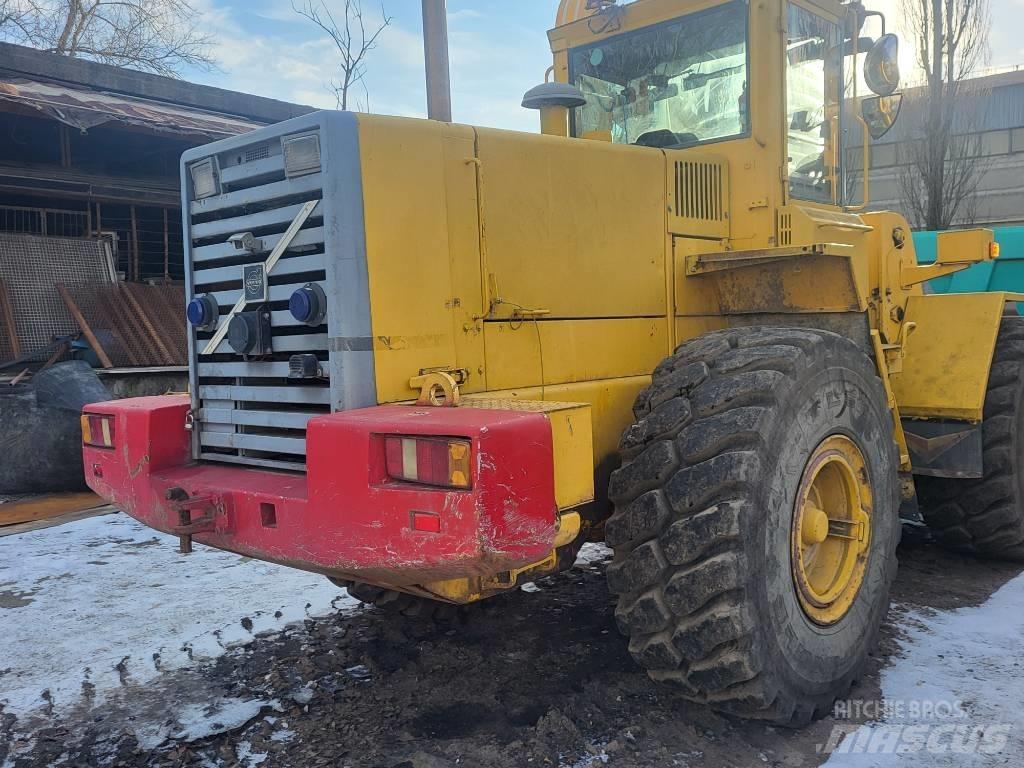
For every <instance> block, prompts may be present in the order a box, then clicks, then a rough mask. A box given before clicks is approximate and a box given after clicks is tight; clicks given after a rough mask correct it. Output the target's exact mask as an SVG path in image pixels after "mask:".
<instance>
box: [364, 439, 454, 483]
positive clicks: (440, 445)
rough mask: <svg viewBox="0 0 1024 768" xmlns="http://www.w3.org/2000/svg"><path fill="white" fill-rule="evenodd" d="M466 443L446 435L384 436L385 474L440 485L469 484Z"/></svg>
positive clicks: (410, 480)
mask: <svg viewBox="0 0 1024 768" xmlns="http://www.w3.org/2000/svg"><path fill="white" fill-rule="evenodd" d="M471 452H472V451H471V449H470V443H469V441H468V440H457V439H452V438H446V437H397V436H389V437H385V438H384V453H385V457H386V463H387V473H388V477H390V478H391V479H393V480H402V481H404V482H407V483H419V484H421V485H436V486H439V487H442V488H463V489H464V488H469V487H470V486H471V484H472V473H471V472H470V460H469V459H470V454H471Z"/></svg>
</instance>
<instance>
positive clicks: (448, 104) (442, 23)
mask: <svg viewBox="0 0 1024 768" xmlns="http://www.w3.org/2000/svg"><path fill="white" fill-rule="evenodd" d="M423 56H424V59H425V63H426V69H427V117H428V118H430V119H431V120H440V121H441V122H444V123H450V122H451V121H452V88H451V81H450V79H449V73H448V16H447V10H446V8H445V0H423Z"/></svg>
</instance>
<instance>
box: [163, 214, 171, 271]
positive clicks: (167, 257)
mask: <svg viewBox="0 0 1024 768" xmlns="http://www.w3.org/2000/svg"><path fill="white" fill-rule="evenodd" d="M169 238H170V230H169V228H168V226H167V209H166V208H164V280H169V279H170V278H171V265H170V263H169V262H170V257H171V248H170V243H169Z"/></svg>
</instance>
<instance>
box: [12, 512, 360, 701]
mask: <svg viewBox="0 0 1024 768" xmlns="http://www.w3.org/2000/svg"><path fill="white" fill-rule="evenodd" d="M356 605H358V601H356V600H355V599H353V598H351V597H349V595H348V594H347V593H346V592H345V591H344V590H340V589H339V588H338V587H336V586H334V585H333V584H331V583H330V582H329V581H328V580H327V579H325V578H324V577H323V576H317V575H314V574H310V573H305V572H303V571H298V570H294V569H291V568H283V567H280V566H276V565H271V564H269V563H263V562H259V561H256V560H250V559H246V558H241V557H238V556H237V555H234V554H230V553H226V552H220V551H218V550H215V549H210V548H207V547H203V546H201V545H197V546H196V551H195V552H194V553H193V554H191V555H181V554H179V553H178V551H177V539H175V538H173V537H170V536H166V535H164V534H161V533H158V532H156V531H153V530H152V529H149V528H146V527H145V526H143V525H141V524H140V523H138V522H136V521H135V520H133V519H131V518H130V517H128V516H126V515H122V514H115V515H103V516H100V517H93V518H89V519H86V520H80V521H78V522H74V523H69V524H67V525H63V526H60V527H56V528H47V529H43V530H40V531H35V532H31V533H24V534H17V535H12V536H5V537H0V626H2V627H3V629H2V631H0V704H2V705H3V708H4V711H6V712H10V713H13V714H15V715H19V716H21V715H24V714H26V713H29V712H33V711H38V710H41V709H46V710H47V711H49V712H52V713H54V714H60V712H61V711H64V710H66V709H68V708H70V707H73V706H75V705H77V704H79V703H81V702H82V700H83V699H84V698H85V697H89V698H90V699H91V701H90V702H89V703H90V704H91V705H97V704H99V703H102V701H103V700H104V694H105V693H106V692H109V691H111V690H113V689H116V688H118V687H120V686H124V685H130V684H142V683H146V682H148V681H149V680H152V679H153V678H155V677H156V676H158V675H159V674H160V673H161V672H163V671H166V670H169V669H176V668H180V667H184V666H186V665H189V664H190V663H191V662H192V661H199V660H202V659H204V658H213V657H216V656H218V655H220V654H221V653H223V652H224V651H225V650H226V649H227V648H229V647H230V646H232V645H236V644H240V643H244V642H246V641H249V640H251V639H252V638H253V636H254V634H255V633H258V632H263V631H267V630H273V629H276V628H280V627H283V626H284V625H285V624H288V623H290V622H294V621H298V620H301V619H303V618H304V617H306V616H322V615H325V614H327V613H330V612H332V611H333V610H336V609H337V608H344V607H355V606H356ZM266 703H267V702H259V703H252V702H249V703H246V702H241V703H238V702H234V703H231V702H228V703H226V704H225V707H228V705H229V704H233V707H234V708H233V709H230V711H229V714H230V712H235V713H237V712H239V711H242V710H244V711H245V712H249V711H252V710H253V707H254V706H255V711H257V712H258V711H259V708H260V706H262V705H265V704H266ZM257 704H258V705H257ZM186 714H187V713H186ZM251 716H252V715H250V717H251Z"/></svg>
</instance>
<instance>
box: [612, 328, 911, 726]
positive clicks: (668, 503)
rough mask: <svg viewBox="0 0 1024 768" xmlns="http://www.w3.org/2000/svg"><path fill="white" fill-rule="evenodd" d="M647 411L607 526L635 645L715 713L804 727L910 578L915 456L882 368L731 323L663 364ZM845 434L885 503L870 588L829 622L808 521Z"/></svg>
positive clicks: (800, 334) (867, 577)
mask: <svg viewBox="0 0 1024 768" xmlns="http://www.w3.org/2000/svg"><path fill="white" fill-rule="evenodd" d="M634 415H635V416H636V419H637V421H636V423H635V424H634V425H633V426H631V427H630V428H629V429H627V430H626V432H625V434H624V435H623V437H622V440H621V443H620V452H621V454H622V458H623V465H622V467H621V468H620V469H618V470H617V471H616V472H615V473H614V474H613V476H612V479H611V484H610V489H609V495H610V497H611V499H612V501H613V503H614V513H613V514H612V516H611V518H610V519H609V520H608V522H607V525H606V534H605V535H606V539H607V542H608V544H609V545H610V546H611V547H612V548H613V549H614V550H615V557H614V560H613V562H612V564H611V565H609V567H608V569H607V575H608V583H609V587H610V589H611V591H612V592H613V593H615V594H617V595H618V605H617V608H616V612H615V617H616V620H617V623H618V625H619V627H620V629H621V631H622V632H623V633H624V634H625V635H627V636H628V637H629V638H630V643H629V649H630V652H631V653H632V655H633V658H634V659H635V660H636V661H637V662H638V663H639V664H640V665H641V666H643V667H645V668H646V669H647V670H648V673H649V674H650V676H651V677H652V678H654V679H655V680H662V681H666V682H668V683H672V684H674V685H675V686H676V687H677V688H678V689H679V690H680V692H681V693H682V694H683V695H684V696H685V697H687V698H689V699H691V700H694V701H698V702H702V703H706V704H708V705H710V706H712V707H714V708H716V709H720V710H724V711H727V712H730V713H733V714H738V715H741V716H746V717H753V718H758V719H764V720H769V721H772V722H775V723H779V724H784V725H792V726H797V725H801V724H804V723H807V722H809V721H810V720H811V719H813V718H816V717H819V716H822V715H823V714H825V713H826V712H827V711H828V709H829V707H831V705H832V704H833V702H834V701H835V700H836V698H838V697H840V696H844V695H846V694H847V692H848V691H849V689H850V686H851V685H852V683H853V682H854V681H855V680H856V679H857V678H858V676H859V675H860V674H861V672H862V671H863V669H864V666H865V663H866V661H867V657H868V654H869V653H870V652H871V651H872V650H873V648H874V647H875V645H876V643H877V638H878V630H879V626H880V624H881V622H882V620H883V618H884V617H885V614H886V611H887V609H888V606H889V588H890V585H891V583H892V580H893V578H894V576H895V573H896V554H895V550H896V544H897V543H898V539H899V519H898V507H899V483H898V475H897V471H898V453H897V449H896V444H895V441H894V438H893V425H892V416H891V413H890V411H889V410H888V408H887V405H886V396H885V392H884V389H883V387H882V383H881V381H880V380H879V379H878V377H877V374H876V372H875V367H874V365H873V364H872V362H871V361H870V360H869V358H868V357H867V356H866V355H865V354H864V353H863V352H862V351H861V350H860V349H859V348H858V347H857V346H856V345H855V344H853V343H852V342H850V341H849V340H847V339H845V338H843V337H841V336H837V335H835V334H832V333H828V332H824V331H812V330H799V329H786V328H774V329H765V328H743V329H733V330H727V331H716V332H713V333H709V334H705V335H704V336H701V337H699V338H697V339H694V340H693V341H689V342H687V343H685V344H683V345H682V346H680V347H679V349H678V350H676V353H675V354H674V355H673V356H671V357H670V358H668V359H666V360H665V361H664V362H663V363H662V364H661V365H659V366H658V368H657V369H656V370H655V372H654V376H653V380H652V383H651V386H650V387H649V388H648V389H645V390H644V391H642V392H641V393H640V395H639V396H638V397H637V401H636V404H635V405H634ZM830 435H840V436H846V437H845V438H843V437H840V438H838V439H846V438H849V440H848V442H849V441H852V442H853V443H854V444H855V445H856V447H857V448H858V449H859V451H860V452H861V453H862V454H863V458H864V462H863V465H864V467H865V468H866V469H863V470H862V471H861V472H860V473H859V475H858V477H860V478H861V480H860V481H859V482H860V483H861V484H863V485H864V487H865V488H868V489H870V493H871V494H872V497H873V504H871V505H868V506H869V507H870V518H869V519H870V525H868V526H865V527H866V528H868V529H869V530H870V538H869V539H868V542H869V543H868V544H866V545H860V546H863V547H865V549H864V551H863V552H861V553H860V554H858V555H857V556H856V557H857V558H858V560H857V561H858V562H862V561H861V558H865V559H864V560H863V563H864V565H863V569H862V571H861V574H862V578H861V580H860V581H859V587H858V588H856V589H853V588H851V589H850V590H849V591H848V594H849V595H850V597H849V599H850V600H851V602H850V603H849V605H850V607H849V608H848V610H846V611H845V612H844V613H843V614H842V617H841V618H840V619H838V620H836V621H835V622H833V623H831V624H830V625H828V626H822V625H821V624H819V623H816V622H815V621H812V620H811V618H809V615H808V614H807V613H805V611H804V609H803V607H802V603H801V598H800V597H798V594H797V589H796V587H795V583H796V582H795V580H794V579H795V577H794V573H793V570H794V569H792V568H791V563H793V562H795V561H793V560H791V547H792V546H795V541H796V539H795V538H793V536H792V533H791V523H792V521H793V519H794V514H795V513H794V509H795V499H796V498H797V491H798V486H800V484H801V479H802V477H803V476H804V473H805V465H807V462H808V458H809V456H811V455H812V453H815V452H816V451H818V450H819V449H820V447H821V446H822V445H824V444H825V443H824V441H825V438H827V437H828V436H830ZM807 466H810V465H807ZM807 471H810V470H809V469H808V470H807ZM865 476H866V477H865ZM861 530H863V529H861ZM840 546H845V545H842V544H841V545H840Z"/></svg>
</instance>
